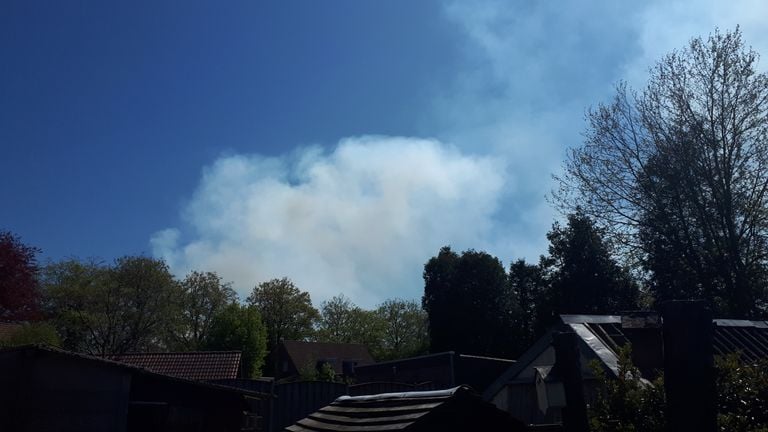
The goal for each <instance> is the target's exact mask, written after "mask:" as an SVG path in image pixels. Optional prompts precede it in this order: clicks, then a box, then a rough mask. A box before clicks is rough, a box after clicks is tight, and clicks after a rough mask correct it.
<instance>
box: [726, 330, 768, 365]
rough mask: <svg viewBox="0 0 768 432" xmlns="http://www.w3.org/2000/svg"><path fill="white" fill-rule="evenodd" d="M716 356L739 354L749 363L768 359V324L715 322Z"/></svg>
mask: <svg viewBox="0 0 768 432" xmlns="http://www.w3.org/2000/svg"><path fill="white" fill-rule="evenodd" d="M715 323H716V324H717V326H716V327H715V334H714V338H713V339H714V340H713V345H714V349H715V354H718V355H723V354H729V353H733V352H739V353H740V354H741V358H742V360H744V361H747V362H750V363H751V362H755V361H758V360H761V359H766V358H768V322H766V321H747V320H715Z"/></svg>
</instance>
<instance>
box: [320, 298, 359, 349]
mask: <svg viewBox="0 0 768 432" xmlns="http://www.w3.org/2000/svg"><path fill="white" fill-rule="evenodd" d="M363 312H364V311H363V310H362V309H360V308H359V307H358V306H357V305H355V304H354V303H352V301H351V300H350V299H349V298H347V297H346V296H344V294H339V295H337V296H334V297H332V298H331V299H329V300H326V301H324V302H323V303H322V304H321V305H320V318H319V319H318V321H317V331H316V334H315V338H316V339H317V340H319V341H323V342H341V343H360V339H361V335H360V330H361V329H360V322H359V321H360V319H361V317H362V313H363Z"/></svg>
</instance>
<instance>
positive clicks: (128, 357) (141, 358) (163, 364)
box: [107, 351, 241, 380]
mask: <svg viewBox="0 0 768 432" xmlns="http://www.w3.org/2000/svg"><path fill="white" fill-rule="evenodd" d="M240 355H241V353H240V351H191V352H165V353H126V354H120V355H111V356H107V357H108V358H109V359H110V360H114V361H118V362H121V363H127V364H130V365H133V366H138V367H141V368H145V369H148V370H151V371H152V372H156V373H160V374H164V375H170V376H174V377H178V378H185V379H191V380H213V379H233V378H238V372H239V371H240Z"/></svg>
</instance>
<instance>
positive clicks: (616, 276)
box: [423, 213, 642, 358]
mask: <svg viewBox="0 0 768 432" xmlns="http://www.w3.org/2000/svg"><path fill="white" fill-rule="evenodd" d="M547 238H548V239H549V242H550V244H549V249H548V254H547V255H544V256H542V257H541V258H540V260H539V262H538V263H528V262H526V261H525V260H523V259H518V260H516V261H514V262H512V263H511V264H510V266H509V268H508V270H507V269H505V267H504V266H503V265H502V263H501V261H500V260H499V259H498V258H496V257H494V256H492V255H490V254H488V253H486V252H482V251H475V250H471V249H470V250H467V251H464V252H462V253H457V252H455V251H453V250H452V249H451V248H450V247H448V246H446V247H443V248H442V249H440V252H439V253H438V254H437V256H435V257H433V258H431V259H430V260H429V261H428V262H427V264H426V265H425V266H424V281H425V287H424V297H423V306H424V309H425V310H426V312H427V314H428V317H429V326H430V328H429V330H430V331H429V335H430V347H431V349H432V350H433V351H434V352H439V351H448V350H455V351H459V352H463V353H469V354H479V355H489V356H497V357H504V358H517V356H518V355H519V354H521V353H522V352H523V351H525V350H526V349H527V348H528V347H530V345H531V344H532V343H533V342H534V341H535V339H536V338H538V337H539V336H540V335H541V334H542V333H543V332H544V331H546V330H547V329H548V328H549V327H550V326H552V325H553V324H554V323H555V320H556V319H557V316H558V314H564V313H574V314H611V313H618V312H621V311H629V310H636V309H637V308H639V307H640V306H641V305H642V301H641V295H642V293H641V290H640V286H639V284H638V283H637V282H636V281H635V280H634V279H633V278H632V276H631V275H630V272H629V270H628V269H627V268H626V267H623V266H621V265H620V264H619V263H618V262H617V261H616V260H615V259H614V258H612V257H611V254H610V248H609V245H608V244H607V243H606V241H605V239H604V236H603V234H602V232H601V230H600V229H599V228H598V227H597V226H596V225H595V224H594V222H593V221H592V220H591V219H590V218H589V217H587V216H585V215H584V214H583V213H575V214H572V215H569V216H568V222H567V224H566V225H565V226H562V225H560V224H559V223H555V224H554V225H553V227H552V229H551V230H550V232H549V233H548V234H547Z"/></svg>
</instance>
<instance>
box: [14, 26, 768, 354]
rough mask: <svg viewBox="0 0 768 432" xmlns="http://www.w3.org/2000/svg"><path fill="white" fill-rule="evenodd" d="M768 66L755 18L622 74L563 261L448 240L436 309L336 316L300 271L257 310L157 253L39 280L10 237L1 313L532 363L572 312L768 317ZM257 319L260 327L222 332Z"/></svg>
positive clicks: (582, 179) (593, 130) (59, 323)
mask: <svg viewBox="0 0 768 432" xmlns="http://www.w3.org/2000/svg"><path fill="white" fill-rule="evenodd" d="M758 58H759V56H758V54H757V53H756V52H754V51H753V50H752V49H751V48H748V47H747V46H746V45H745V43H744V41H743V40H742V37H741V33H740V32H739V30H738V28H737V29H736V30H734V31H731V32H725V33H721V32H719V31H715V32H714V33H713V34H712V35H710V36H709V37H708V38H706V39H704V38H695V39H693V40H691V42H690V43H689V44H688V46H686V47H684V48H682V49H680V50H677V51H674V52H672V53H670V54H669V55H667V56H665V57H664V58H663V59H661V60H660V61H659V62H658V63H657V64H656V65H655V66H654V67H653V68H652V69H651V70H650V77H649V80H648V84H647V85H646V86H645V87H644V88H642V89H641V90H634V89H631V88H630V87H629V86H628V85H627V84H626V83H620V84H619V85H618V86H617V88H616V94H615V96H614V98H613V99H612V100H611V101H610V102H609V103H605V104H599V105H598V106H597V107H596V108H593V109H590V110H589V111H588V112H587V115H586V120H587V125H586V131H585V133H584V138H585V139H584V142H583V143H582V144H581V145H580V146H576V147H574V148H572V149H570V150H569V153H568V155H567V157H566V160H565V162H564V166H563V173H562V174H561V175H559V176H557V177H555V179H556V184H557V190H555V191H554V192H553V193H552V194H551V195H550V198H551V200H552V203H553V204H554V205H555V206H556V207H557V208H558V209H560V211H561V212H562V214H563V215H564V216H565V219H564V220H563V222H562V224H561V223H555V224H554V225H553V227H552V229H551V231H550V232H549V233H548V234H547V239H548V240H549V248H548V251H547V254H545V255H544V256H542V257H540V259H539V260H538V262H526V261H525V260H516V261H514V262H512V263H511V264H510V265H509V267H508V268H505V267H504V266H503V265H502V263H501V261H500V260H499V259H498V258H496V257H493V256H491V255H490V254H488V253H486V252H482V251H475V250H467V251H463V252H460V253H459V252H456V251H453V250H452V249H451V248H450V247H444V248H442V249H441V250H440V251H439V252H438V254H437V255H436V256H434V257H432V258H431V259H429V260H428V262H427V263H426V264H425V267H424V274H423V276H424V295H423V298H422V304H421V307H419V305H418V304H417V303H414V302H412V301H406V300H391V301H387V302H384V303H383V304H381V305H379V306H378V307H376V308H374V309H372V310H364V309H362V308H359V307H357V306H356V305H354V304H352V303H351V301H349V299H347V298H345V297H343V296H342V295H340V296H337V297H335V298H333V299H330V300H328V301H327V302H324V303H323V304H322V305H321V307H320V308H319V310H318V309H316V308H314V307H313V306H312V302H311V299H310V298H309V294H308V293H306V292H303V291H301V290H300V289H298V288H297V287H295V286H294V285H293V283H292V282H291V281H290V280H288V279H277V280H272V281H267V282H264V283H261V284H259V285H257V286H256V287H255V288H254V290H253V292H252V293H251V295H250V296H248V298H247V299H246V300H245V301H244V302H239V301H237V299H236V296H234V293H233V292H232V290H231V287H229V285H228V284H226V283H223V282H222V281H221V278H220V277H218V276H217V275H215V274H212V273H194V272H193V273H192V274H190V275H188V276H187V277H186V278H185V279H184V280H180V281H179V280H176V279H174V278H173V277H172V276H171V275H170V273H169V271H168V268H167V266H166V265H165V263H163V262H162V261H158V260H153V259H151V258H146V257H125V258H121V259H118V260H117V261H115V262H114V263H113V264H110V265H105V264H101V263H91V262H80V261H75V260H69V261H63V262H60V263H54V264H51V265H46V266H44V267H43V268H42V269H40V271H39V272H38V267H37V263H36V261H35V254H36V249H35V248H32V247H29V246H26V245H23V244H21V242H20V241H19V240H18V239H17V238H16V237H14V236H13V235H12V234H10V233H0V261H3V262H1V263H0V266H4V267H2V268H0V287H2V289H1V290H0V319H8V318H9V317H12V316H17V317H20V318H19V319H33V318H34V317H35V316H48V317H51V319H52V322H53V325H54V326H55V328H56V330H57V331H58V334H59V336H60V337H61V343H62V344H64V345H65V346H67V347H74V348H76V349H78V350H82V351H85V352H93V353H97V354H103V353H105V352H115V351H121V350H144V349H208V348H211V347H214V346H216V347H223V346H224V345H223V344H218V345H216V344H213V342H211V341H212V340H215V339H216V338H215V337H214V336H211V335H213V334H221V335H222V337H224V336H226V337H227V338H236V337H240V338H246V337H252V338H254V339H264V340H265V341H264V344H265V345H266V348H265V350H272V349H274V347H275V345H276V344H277V343H278V341H279V340H280V339H281V338H288V339H291V338H293V339H306V340H326V341H340V342H358V343H364V344H367V345H368V346H369V347H371V350H372V351H373V352H374V353H375V355H376V356H377V357H378V358H380V359H387V358H395V357H403V356H407V355H414V354H419V353H424V352H427V351H430V352H440V351H447V350H455V351H459V352H465V353H471V354H480V355H492V356H501V357H515V356H517V355H518V354H519V353H520V352H522V351H523V350H524V349H525V348H526V347H528V346H529V345H530V344H531V343H532V342H533V340H534V339H535V338H536V337H537V336H538V335H540V334H541V333H542V332H543V331H544V330H545V329H546V328H547V327H548V326H550V325H552V323H553V322H554V321H555V320H556V317H557V315H558V314H561V313H589V314H616V313H620V312H622V311H625V310H630V309H637V308H655V307H657V306H658V305H660V304H661V303H662V302H664V301H666V300H670V299H705V300H708V301H709V303H710V304H711V306H712V308H713V312H714V314H715V315H716V316H718V317H722V318H741V319H744V318H747V319H759V318H764V317H766V316H767V315H768V290H767V288H766V287H768V75H766V74H765V73H762V72H758V69H757V61H758ZM436 223H437V222H436ZM8 245H11V247H8ZM3 248H7V249H11V250H13V252H12V253H9V252H7V251H4V250H2V249H3ZM24 263H31V265H30V266H25V264H24ZM38 273H39V280H38V276H37V275H38ZM30 274H32V275H35V277H34V278H33V280H32V281H29V280H28V279H29V277H30ZM14 278H16V279H15V280H17V281H16V282H13V281H11V279H14ZM25 278H26V279H25ZM19 281H22V282H19ZM30 287H32V288H31V289H30ZM38 287H39V290H38ZM32 304H39V305H40V307H30V306H28V305H32ZM286 311H290V313H286ZM246 316H248V317H250V318H246ZM256 316H258V319H256V318H254V317H256ZM224 317H226V318H224ZM245 322H254V323H258V325H256V324H254V327H253V329H254V330H253V331H245V332H243V333H238V332H236V331H225V330H220V329H227V327H226V326H227V325H230V326H236V325H239V324H238V323H245ZM257 327H258V328H257ZM229 328H230V329H231V328H232V327H229ZM214 330H216V331H214ZM219 330H220V332H219ZM43 333H44V332H43ZM227 343H229V342H227ZM216 349H219V348H216ZM221 349H223V348H221ZM261 353H262V352H261V351H259V353H258V354H254V355H255V357H258V358H259V359H263V356H262V355H261ZM260 361H263V360H260ZM256 364H259V363H256ZM267 367H269V365H267Z"/></svg>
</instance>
